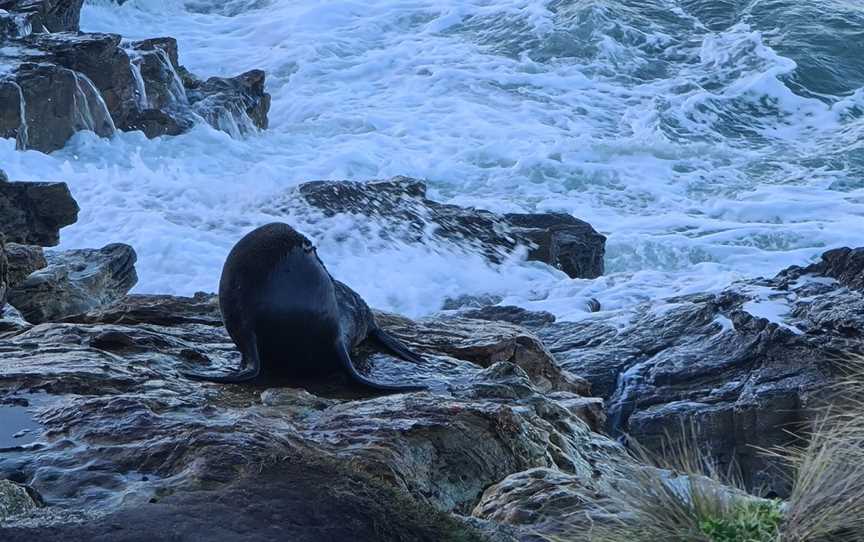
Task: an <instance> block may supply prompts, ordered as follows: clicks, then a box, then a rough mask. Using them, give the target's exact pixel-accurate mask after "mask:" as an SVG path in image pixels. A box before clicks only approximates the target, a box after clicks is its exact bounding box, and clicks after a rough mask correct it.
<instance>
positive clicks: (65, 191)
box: [0, 181, 78, 246]
mask: <svg viewBox="0 0 864 542" xmlns="http://www.w3.org/2000/svg"><path fill="white" fill-rule="evenodd" d="M77 219H78V204H77V203H76V202H75V199H74V198H73V197H72V194H71V193H70V192H69V187H67V186H66V183H51V182H39V183H25V182H3V181H0V232H3V233H5V234H6V240H7V241H8V242H10V243H19V244H25V245H40V246H54V245H56V244H58V243H59V242H60V228H62V227H64V226H68V225H70V224H74V223H75V221H76V220H77Z"/></svg>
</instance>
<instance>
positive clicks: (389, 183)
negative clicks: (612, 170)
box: [272, 177, 606, 278]
mask: <svg viewBox="0 0 864 542" xmlns="http://www.w3.org/2000/svg"><path fill="white" fill-rule="evenodd" d="M309 209H312V210H314V211H315V212H319V213H322V214H323V215H324V216H333V215H336V214H354V215H361V216H363V217H364V218H366V219H372V220H373V223H375V224H377V225H379V226H380V228H378V229H376V230H375V231H374V232H372V231H370V235H377V236H381V237H382V238H384V239H393V240H399V241H403V242H413V243H422V242H424V240H426V239H427V237H428V236H431V237H433V238H434V239H437V240H441V241H445V242H448V243H453V244H455V245H457V246H460V247H463V248H465V249H466V250H470V251H472V252H479V253H481V254H483V255H484V256H486V257H487V258H488V259H489V260H490V261H493V262H501V261H502V260H503V259H505V258H507V257H508V256H510V255H511V254H513V252H514V251H515V250H516V249H517V248H518V247H520V246H525V247H528V248H529V250H528V253H527V257H528V259H529V260H535V261H541V262H544V263H547V264H549V265H552V266H554V267H557V268H558V269H561V270H562V271H564V272H565V273H567V274H568V275H569V276H571V277H574V278H594V277H598V276H600V275H602V274H603V255H604V252H605V248H604V247H605V243H606V238H605V237H604V236H602V235H600V234H599V233H597V232H596V231H595V230H594V228H592V227H591V225H590V224H588V223H587V222H583V221H581V220H579V219H576V218H574V217H572V216H569V215H565V214H560V213H547V214H508V215H497V214H495V213H491V212H489V211H484V210H479V209H473V208H465V207H459V206H456V205H445V204H441V203H438V202H435V201H432V200H430V199H429V198H428V197H427V196H426V185H425V183H423V182H422V181H419V180H416V179H410V178H407V177H395V178H393V179H389V180H384V181H370V182H366V183H360V182H349V181H314V182H309V183H304V184H301V185H300V186H298V187H297V188H296V189H295V190H293V191H291V192H289V193H288V194H286V196H285V197H284V198H283V199H282V200H281V201H278V202H276V203H275V204H274V207H273V209H272V212H274V213H277V214H285V213H289V212H295V213H296V212H301V213H302V212H308V210H309ZM364 223H365V224H368V223H369V221H368V220H364ZM430 226H431V228H430Z"/></svg>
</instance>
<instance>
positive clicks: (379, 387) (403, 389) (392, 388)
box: [338, 343, 428, 393]
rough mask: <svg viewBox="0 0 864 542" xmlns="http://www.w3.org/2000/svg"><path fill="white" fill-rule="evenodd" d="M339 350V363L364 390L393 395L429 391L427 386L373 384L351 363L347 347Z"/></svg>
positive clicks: (341, 347) (340, 347)
mask: <svg viewBox="0 0 864 542" xmlns="http://www.w3.org/2000/svg"><path fill="white" fill-rule="evenodd" d="M397 344H398V343H397ZM338 350H339V361H340V362H341V363H342V366H343V367H345V370H346V371H348V376H349V377H350V378H351V381H352V382H353V383H355V384H359V385H360V386H363V387H364V388H368V389H372V390H376V391H383V392H391V393H407V392H411V391H425V390H426V389H428V388H426V386H410V385H406V386H401V385H398V384H379V383H378V382H373V381H372V380H369V379H368V378H366V377H365V376H363V375H361V374H360V373H358V372H357V369H356V368H355V367H354V364H353V363H352V362H351V355H350V354H349V353H348V350H347V349H346V348H345V345H343V344H340V345H339V346H338Z"/></svg>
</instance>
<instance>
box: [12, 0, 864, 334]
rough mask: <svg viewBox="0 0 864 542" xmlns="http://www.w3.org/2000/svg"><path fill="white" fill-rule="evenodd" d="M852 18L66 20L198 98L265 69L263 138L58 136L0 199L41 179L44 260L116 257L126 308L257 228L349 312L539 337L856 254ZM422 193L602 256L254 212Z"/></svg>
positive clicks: (749, 9) (425, 4)
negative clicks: (570, 222)
mask: <svg viewBox="0 0 864 542" xmlns="http://www.w3.org/2000/svg"><path fill="white" fill-rule="evenodd" d="M862 6H864V4H862V3H860V2H859V1H858V0H809V1H807V2H802V1H800V0H581V1H580V0H569V1H568V0H547V1H543V0H362V1H340V0H326V1H325V0H321V1H313V0H269V1H267V0H230V1H224V0H185V1H183V0H130V1H129V2H127V3H126V4H124V5H122V6H117V5H115V4H113V3H110V2H108V1H107V0H88V2H87V4H86V5H85V8H84V12H83V18H82V29H83V30H85V31H108V32H116V33H120V34H123V35H124V36H125V37H127V38H131V39H139V38H146V37H154V36H164V35H168V36H174V37H176V38H177V39H178V42H179V45H180V60H181V62H182V63H183V64H185V65H186V66H187V67H188V68H189V69H191V70H192V71H193V72H196V73H197V74H199V75H201V76H210V75H226V76H232V75H236V74H239V73H241V72H243V71H246V70H248V69H252V68H262V69H264V70H265V71H266V72H267V77H268V91H269V92H270V93H271V94H272V95H273V106H272V109H271V114H270V121H271V127H270V129H269V130H267V131H265V132H262V133H260V134H256V135H252V136H249V137H246V138H243V139H231V138H229V137H228V136H227V135H226V134H224V133H221V132H218V131H215V130H213V129H211V128H209V127H206V126H199V127H197V128H196V129H194V130H193V131H192V132H191V133H189V134H186V135H183V136H179V137H166V138H161V139H157V140H153V141H148V140H147V139H145V138H144V137H143V135H141V134H140V133H126V134H122V133H121V134H117V135H116V136H114V137H113V138H112V139H110V140H108V139H99V138H98V137H96V136H94V135H92V134H87V133H81V134H79V135H77V136H76V137H75V139H73V141H72V142H70V143H69V144H68V145H67V147H66V148H65V149H63V150H61V151H58V152H55V153H53V154H52V155H50V156H48V155H44V154H41V153H38V152H35V151H28V152H24V153H21V152H16V151H15V150H14V142H13V141H11V140H0V166H2V167H3V168H4V169H6V170H7V173H9V176H10V178H15V179H20V180H43V179H57V180H63V181H67V182H68V183H69V184H70V187H71V188H72V191H73V193H74V195H75V197H76V198H77V199H78V201H79V203H80V204H81V207H82V213H81V217H80V220H79V222H78V223H77V224H76V225H74V226H72V227H69V228H67V229H65V230H63V244H62V246H63V247H65V248H77V247H84V246H102V245H104V244H107V243H109V242H115V241H122V242H127V243H129V244H131V245H133V246H134V247H135V249H136V250H137V251H138V254H139V263H138V270H139V275H140V277H141V281H140V283H139V285H138V287H137V288H136V291H138V292H161V293H165V292H171V293H178V294H190V293H192V292H194V291H196V290H207V291H213V290H215V289H216V285H217V282H218V277H219V271H220V269H221V264H222V262H223V260H224V257H225V255H226V254H227V251H228V250H229V249H230V247H231V245H232V244H233V242H235V241H236V240H237V239H238V237H239V236H240V235H241V234H242V233H244V232H246V231H248V230H250V229H251V228H253V227H255V226H257V225H260V224H262V223H264V222H269V221H272V220H274V219H280V220H287V221H291V222H294V223H296V224H297V225H299V226H300V227H301V229H304V230H306V231H308V232H309V233H310V234H311V235H312V236H313V237H315V240H316V242H317V243H318V244H319V246H320V249H319V252H320V253H321V255H322V258H323V259H324V261H325V262H326V263H327V264H328V267H330V269H331V271H332V272H333V274H334V275H335V276H337V277H338V278H340V279H342V280H344V281H346V282H347V283H349V284H350V285H352V286H353V287H355V288H356V289H357V290H359V291H360V292H361V293H362V294H363V295H364V296H365V297H366V298H367V299H368V300H369V301H370V303H371V304H372V305H374V306H377V307H380V308H383V309H389V310H394V311H397V312H402V313H406V314H409V315H415V316H416V315H421V314H425V313H429V312H432V311H435V310H437V309H439V308H440V307H441V304H442V302H443V300H444V299H445V298H447V297H451V296H455V295H459V294H478V293H494V294H499V295H503V296H505V301H506V302H508V303H514V304H519V305H523V306H526V307H529V308H537V309H545V310H550V311H552V312H554V313H556V314H557V315H558V316H559V317H563V318H569V319H578V318H581V317H584V316H585V315H586V312H585V310H586V309H585V300H586V299H588V298H590V297H595V298H597V299H598V300H599V301H600V302H601V305H602V307H603V309H604V310H605V311H622V314H624V313H625V312H626V309H627V307H629V306H631V305H632V304H633V303H634V302H636V301H639V300H644V299H649V298H658V297H661V296H664V295H672V294H679V293H688V292H693V291H702V290H712V289H717V288H722V287H723V286H725V285H726V284H728V283H729V282H730V281H732V280H735V279H736V278H741V277H747V276H757V275H772V274H774V273H776V272H777V271H779V270H780V269H781V268H783V267H785V266H788V265H791V264H804V263H807V262H809V261H811V260H813V259H814V258H816V257H817V256H818V255H819V254H821V253H822V252H823V251H824V250H826V249H828V248H832V247H837V246H844V245H854V246H860V245H864V143H862V139H864V7H862ZM394 175H408V176H412V177H419V178H425V179H427V180H428V181H429V183H430V186H431V195H432V196H433V197H434V198H435V199H438V200H441V201H446V202H450V203H456V204H459V205H472V206H476V207H482V208H488V209H491V210H495V211H527V210H541V211H546V210H556V211H565V212H568V213H572V214H573V215H575V216H577V217H579V218H582V219H584V220H587V221H588V222H590V223H591V224H593V225H594V226H595V227H596V228H597V229H598V230H599V231H601V232H602V233H603V234H605V235H607V236H608V244H607V256H606V268H607V275H606V276H605V277H603V278H600V279H596V280H572V279H569V278H567V277H566V276H564V275H563V273H559V272H557V271H554V270H550V269H548V268H545V267H544V266H542V265H537V264H529V263H525V262H523V261H519V260H518V259H514V261H510V262H506V263H505V264H503V265H501V266H490V265H489V264H487V263H485V262H484V261H483V260H482V259H481V258H479V257H476V256H471V255H470V254H465V253H463V252H461V251H459V250H457V249H456V248H455V247H449V246H444V245H440V244H439V245H434V244H426V245H406V246H395V247H394V246H387V245H384V244H383V243H382V242H380V241H377V240H374V239H370V238H369V236H368V235H366V234H361V233H359V232H358V228H357V224H356V223H354V221H353V219H349V218H347V217H343V218H339V219H333V220H330V221H327V222H323V223H322V222H314V223H313V222H311V219H309V218H308V217H304V216H292V217H285V216H278V215H274V214H273V212H272V211H271V210H270V209H271V208H272V206H271V205H270V203H271V202H272V201H273V198H274V197H278V196H279V195H280V194H282V193H283V192H284V191H285V190H286V189H287V188H288V187H291V186H293V185H296V184H298V183H300V182H303V181H307V180H314V179H354V180H365V179H373V178H384V177H390V176H394Z"/></svg>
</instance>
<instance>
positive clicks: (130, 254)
mask: <svg viewBox="0 0 864 542" xmlns="http://www.w3.org/2000/svg"><path fill="white" fill-rule="evenodd" d="M135 260H136V255H135V251H134V250H133V249H132V247H130V246H129V245H123V244H112V245H108V246H106V247H104V248H101V249H98V250H97V249H79V250H67V251H63V252H53V253H48V255H47V263H48V265H47V267H45V268H44V269H40V270H39V271H36V272H35V273H32V274H31V275H29V276H28V277H27V278H26V279H25V280H24V281H23V282H21V283H20V284H18V285H16V286H14V287H13V288H12V289H11V290H10V292H9V304H11V305H12V306H14V307H15V308H16V309H18V311H20V312H21V315H22V316H23V317H24V318H25V319H26V320H27V321H28V322H31V323H37V324H38V323H42V322H50V321H57V320H61V319H63V318H67V317H69V316H74V315H76V314H82V313H85V312H87V311H90V310H93V309H97V308H99V307H101V306H104V305H108V304H110V303H113V302H114V301H117V300H118V299H120V298H122V297H123V296H125V295H126V294H127V293H128V292H129V290H130V289H132V287H133V286H134V285H135V283H136V282H138V276H137V274H136V273H135Z"/></svg>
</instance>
